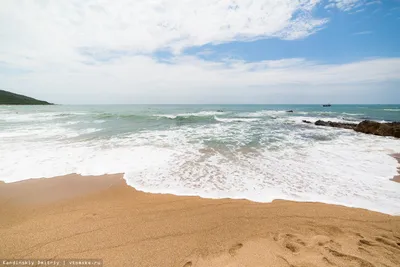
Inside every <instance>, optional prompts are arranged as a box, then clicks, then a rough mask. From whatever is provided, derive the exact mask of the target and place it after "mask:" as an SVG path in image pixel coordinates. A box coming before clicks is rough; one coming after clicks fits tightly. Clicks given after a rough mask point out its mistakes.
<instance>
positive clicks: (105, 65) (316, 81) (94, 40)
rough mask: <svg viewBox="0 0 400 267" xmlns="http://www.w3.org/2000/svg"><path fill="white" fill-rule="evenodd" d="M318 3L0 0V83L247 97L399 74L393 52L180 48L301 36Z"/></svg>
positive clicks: (118, 96) (42, 89)
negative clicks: (355, 57)
mask: <svg viewBox="0 0 400 267" xmlns="http://www.w3.org/2000/svg"><path fill="white" fill-rule="evenodd" d="M318 3H319V1H318V0H297V1H293V0H258V1H256V0H253V1H251V0H241V1H234V0H230V1H217V0H203V1H195V0H186V1H183V0H181V1H178V0H164V1H162V0H160V1H139V0H136V1H135V0H132V1H127V0H121V1H108V0H90V1H89V0H88V1H80V0H76V1H65V0H59V1H19V0H3V1H0V40H1V42H0V88H2V89H6V90H7V89H11V90H16V91H18V92H20V93H25V94H28V95H32V96H34V97H38V98H43V99H46V100H49V101H53V102H57V103H77V101H81V103H145V102H227V101H228V102H240V101H245V100H246V99H247V100H248V101H249V102H251V100H252V99H253V101H259V100H260V99H261V98H258V96H260V95H262V96H264V97H266V96H268V95H274V94H275V95H276V94H282V93H285V92H286V93H287V92H291V93H296V94H303V95H307V94H314V95H315V94H321V93H322V92H323V91H321V88H330V90H331V91H332V92H335V93H338V94H339V93H342V92H344V91H345V90H347V89H348V88H349V86H350V87H351V88H353V89H354V88H357V90H363V89H362V87H360V84H367V83H368V84H377V83H383V82H391V81H396V82H398V81H399V73H400V59H371V60H366V61H361V62H355V63H348V64H336V65H327V64H321V63H318V62H312V61H308V60H306V59H298V58H294V59H282V60H275V61H271V60H270V61H262V62H253V63H251V62H245V61H242V60H234V59H225V60H223V61H205V60H201V59H200V58H198V57H196V56H185V55H184V54H182V53H181V51H182V49H183V48H188V47H192V46H197V45H203V44H209V43H211V44H218V43H225V42H231V41H249V40H254V39H259V38H282V39H289V40H291V39H298V38H304V37H306V36H308V35H310V34H313V33H314V32H315V31H317V30H318V29H319V28H320V27H321V26H323V25H324V23H326V20H325V19H318V18H315V17H313V15H312V14H313V13H312V11H313V9H314V7H315V6H316V5H317V4H318ZM335 4H337V3H336V2H335ZM160 49H162V50H168V49H170V50H171V51H173V52H175V53H174V56H173V57H172V58H169V59H168V60H166V62H164V61H160V60H159V59H157V57H155V56H154V55H153V54H152V53H153V52H155V51H159V50H160ZM211 53H212V51H205V53H203V54H202V53H201V52H200V54H198V56H200V55H201V54H202V55H203V56H204V55H205V54H208V55H210V54H211ZM2 70H3V71H2ZM4 70H6V71H4ZM296 90H297V91H296ZM244 96H246V97H247V98H245V97H244ZM287 101H290V100H288V99H287Z"/></svg>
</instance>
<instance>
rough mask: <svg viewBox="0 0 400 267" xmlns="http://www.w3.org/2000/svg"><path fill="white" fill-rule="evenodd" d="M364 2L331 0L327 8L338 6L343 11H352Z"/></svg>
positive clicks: (358, 0) (359, 0)
mask: <svg viewBox="0 0 400 267" xmlns="http://www.w3.org/2000/svg"><path fill="white" fill-rule="evenodd" d="M363 4H364V1H362V0H329V4H328V5H327V6H326V8H338V9H340V10H342V11H350V10H352V9H354V8H358V7H360V6H361V5H363Z"/></svg>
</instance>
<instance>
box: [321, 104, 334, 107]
mask: <svg viewBox="0 0 400 267" xmlns="http://www.w3.org/2000/svg"><path fill="white" fill-rule="evenodd" d="M322 106H323V107H331V106H332V105H331V104H324V105H322Z"/></svg>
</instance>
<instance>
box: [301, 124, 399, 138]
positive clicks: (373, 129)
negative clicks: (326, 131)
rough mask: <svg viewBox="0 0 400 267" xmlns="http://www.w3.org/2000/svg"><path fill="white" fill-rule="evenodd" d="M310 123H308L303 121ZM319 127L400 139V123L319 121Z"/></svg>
mask: <svg viewBox="0 0 400 267" xmlns="http://www.w3.org/2000/svg"><path fill="white" fill-rule="evenodd" d="M303 122H304V123H309V122H308V121H303ZM315 125H317V126H328V127H335V128H343V129H351V130H355V131H356V132H360V133H366V134H374V135H379V136H393V137H397V138H400V122H390V123H380V122H377V121H368V120H367V121H362V122H360V123H359V124H355V123H344V122H332V121H322V120H317V121H316V122H315Z"/></svg>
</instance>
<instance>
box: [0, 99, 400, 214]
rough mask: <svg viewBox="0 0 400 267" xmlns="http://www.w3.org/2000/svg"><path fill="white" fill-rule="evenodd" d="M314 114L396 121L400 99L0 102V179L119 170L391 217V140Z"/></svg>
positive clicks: (164, 185)
mask: <svg viewBox="0 0 400 267" xmlns="http://www.w3.org/2000/svg"><path fill="white" fill-rule="evenodd" d="M288 110H293V113H288V112H286V111H288ZM318 119H324V120H332V121H343V122H354V123H357V122H359V121H362V120H364V119H370V120H377V121H400V105H333V106H332V107H322V106H319V105H116V106H113V105H109V106H106V105H102V106H2V107H0V151H1V152H2V153H0V162H1V165H0V180H4V181H6V182H12V181H18V180H23V179H28V178H39V177H53V176H56V175H63V174H68V173H81V174H84V175H97V174H104V173H120V172H123V173H125V175H124V178H125V179H126V181H127V183H128V184H129V185H131V186H134V187H135V188H137V189H140V190H144V191H148V192H159V193H164V192H165V193H173V194H177V195H200V196H203V197H213V198H220V197H230V198H247V199H250V200H254V201H263V202H267V201H271V200H273V199H277V198H280V199H291V200H298V201H322V202H327V203H336V204H343V205H347V206H356V207H362V208H368V209H372V210H378V211H382V212H387V213H399V212H400V204H399V203H400V201H399V200H400V184H397V183H394V182H392V181H390V180H389V179H390V178H391V177H393V175H395V174H396V167H397V162H396V161H395V160H394V159H393V158H392V157H391V156H390V154H393V153H400V142H399V140H396V139H394V138H390V137H377V136H370V135H364V134H360V133H356V132H354V131H351V130H343V129H333V128H324V127H322V128H321V127H317V126H314V125H310V124H304V123H302V120H309V121H312V122H314V121H316V120H318Z"/></svg>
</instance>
